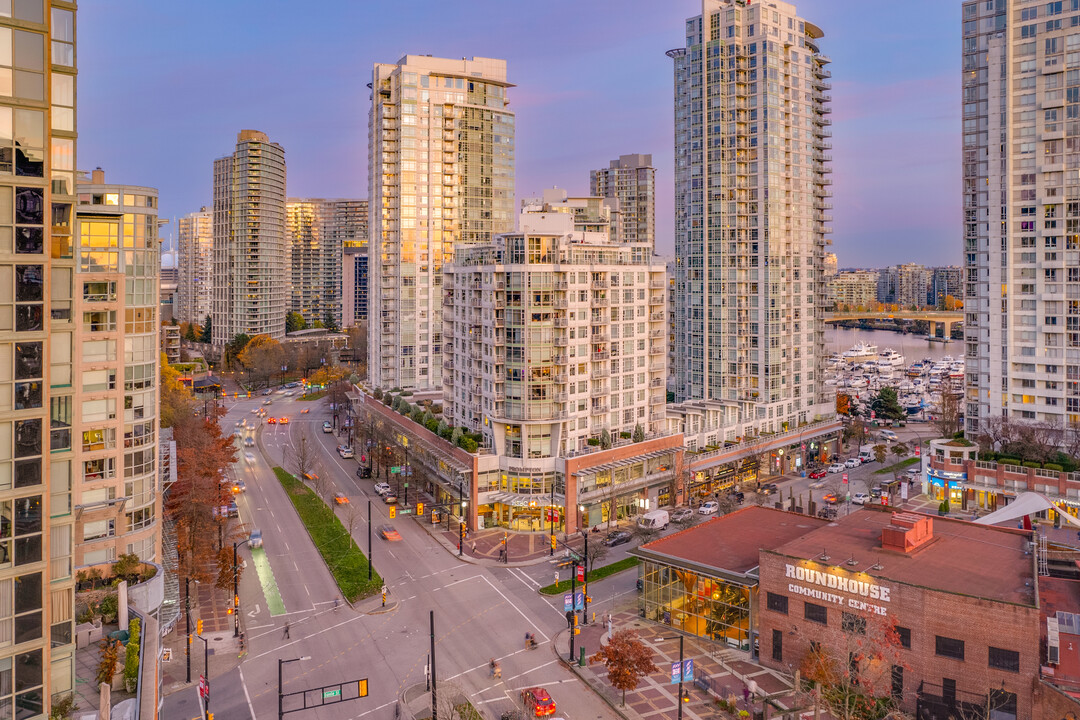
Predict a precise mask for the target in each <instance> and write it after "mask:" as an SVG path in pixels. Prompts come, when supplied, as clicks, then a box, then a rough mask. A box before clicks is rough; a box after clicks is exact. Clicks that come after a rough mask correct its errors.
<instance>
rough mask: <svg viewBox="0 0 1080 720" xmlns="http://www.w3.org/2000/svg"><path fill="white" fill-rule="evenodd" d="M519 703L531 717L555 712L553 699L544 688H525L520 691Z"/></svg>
mask: <svg viewBox="0 0 1080 720" xmlns="http://www.w3.org/2000/svg"><path fill="white" fill-rule="evenodd" d="M521 704H522V705H524V706H525V711H526V712H527V713H529V714H530V715H532V716H533V717H547V716H548V715H554V714H555V701H554V700H552V699H551V696H550V695H548V691H547V690H545V689H544V688H539V687H535V688H525V689H524V690H522V691H521Z"/></svg>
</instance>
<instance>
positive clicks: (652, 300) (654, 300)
mask: <svg viewBox="0 0 1080 720" xmlns="http://www.w3.org/2000/svg"><path fill="white" fill-rule="evenodd" d="M664 302H665V301H664V296H663V295H652V296H650V297H649V304H650V305H663V304H664Z"/></svg>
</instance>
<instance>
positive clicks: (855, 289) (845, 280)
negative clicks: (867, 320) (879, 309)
mask: <svg viewBox="0 0 1080 720" xmlns="http://www.w3.org/2000/svg"><path fill="white" fill-rule="evenodd" d="M877 286H878V274H877V272H876V271H874V270H847V271H844V272H842V273H838V274H836V275H834V276H833V277H832V278H830V279H829V285H828V287H829V300H830V301H831V304H832V306H833V307H839V306H846V307H849V308H852V309H855V308H864V309H869V308H870V307H871V306H873V305H874V304H876V303H877Z"/></svg>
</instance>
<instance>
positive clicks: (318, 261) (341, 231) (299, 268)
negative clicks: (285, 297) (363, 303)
mask: <svg viewBox="0 0 1080 720" xmlns="http://www.w3.org/2000/svg"><path fill="white" fill-rule="evenodd" d="M361 203H362V205H361ZM285 226H286V234H287V236H288V243H289V249H290V258H291V277H292V284H291V298H290V308H289V311H290V312H294V313H298V314H299V315H300V316H302V317H303V318H304V320H305V321H306V322H307V324H308V325H309V326H312V325H314V324H315V323H316V321H317V322H321V323H323V324H325V325H326V326H327V327H336V328H340V327H341V326H342V321H343V313H342V290H343V284H342V283H343V281H342V275H343V272H342V268H343V253H344V249H345V245H346V243H351V244H355V243H357V242H359V237H360V235H359V232H360V231H364V232H366V231H367V203H366V202H365V201H363V200H324V199H322V198H317V199H299V198H290V199H289V200H288V201H286V203H285ZM365 242H366V238H365ZM349 259H350V260H354V259H353V258H352V257H350V258H349ZM354 262H355V261H354ZM353 270H354V272H355V268H353Z"/></svg>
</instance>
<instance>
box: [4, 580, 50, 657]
mask: <svg viewBox="0 0 1080 720" xmlns="http://www.w3.org/2000/svg"><path fill="white" fill-rule="evenodd" d="M2 602H3V601H2V600H0V603H2ZM41 610H42V599H41V573H31V574H29V575H19V576H17V577H16V578H15V644H19V643H23V642H27V641H30V640H36V639H38V638H40V637H41V630H42V625H41Z"/></svg>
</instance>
